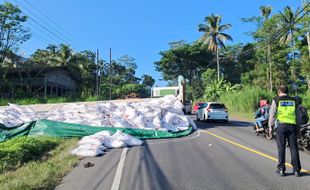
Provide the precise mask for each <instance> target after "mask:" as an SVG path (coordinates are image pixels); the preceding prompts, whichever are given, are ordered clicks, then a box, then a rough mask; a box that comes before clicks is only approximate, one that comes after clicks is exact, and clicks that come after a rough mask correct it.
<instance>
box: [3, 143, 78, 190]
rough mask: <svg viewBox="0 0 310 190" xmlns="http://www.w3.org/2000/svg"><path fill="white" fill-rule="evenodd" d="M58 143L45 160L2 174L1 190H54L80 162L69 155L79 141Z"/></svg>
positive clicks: (34, 161)
mask: <svg viewBox="0 0 310 190" xmlns="http://www.w3.org/2000/svg"><path fill="white" fill-rule="evenodd" d="M57 143H58V144H59V145H58V146H57V147H56V148H55V149H54V150H52V151H49V152H48V154H45V156H44V159H37V160H32V161H30V162H28V163H26V164H24V165H23V166H22V167H20V168H18V169H17V170H15V171H11V172H6V173H3V174H0V189H3V190H10V189H54V188H55V187H56V186H57V185H58V184H59V182H60V180H61V178H62V177H63V176H64V175H65V174H66V173H68V172H69V171H70V170H71V169H72V167H74V166H75V165H76V164H77V163H78V162H79V158H78V157H76V156H73V155H71V154H70V153H69V151H70V150H72V149H73V148H74V147H75V146H76V144H77V139H66V140H65V139H59V140H58V141H57Z"/></svg>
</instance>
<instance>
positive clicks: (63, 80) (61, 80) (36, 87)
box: [0, 67, 79, 98]
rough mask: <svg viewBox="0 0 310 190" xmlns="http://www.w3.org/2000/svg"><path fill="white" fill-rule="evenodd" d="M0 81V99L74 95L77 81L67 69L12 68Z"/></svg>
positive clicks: (5, 72)
mask: <svg viewBox="0 0 310 190" xmlns="http://www.w3.org/2000/svg"><path fill="white" fill-rule="evenodd" d="M3 72H4V75H5V77H4V80H0V97H3V98H12V97H25V96H27V97H40V96H41V97H42V96H44V97H45V96H55V97H59V96H66V95H69V94H73V93H76V92H77V90H78V83H79V79H78V78H77V77H76V76H75V75H74V74H73V73H72V72H71V71H70V70H69V69H68V68H67V67H43V68H14V69H8V70H6V71H3Z"/></svg>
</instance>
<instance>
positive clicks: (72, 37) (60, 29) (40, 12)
mask: <svg viewBox="0 0 310 190" xmlns="http://www.w3.org/2000/svg"><path fill="white" fill-rule="evenodd" d="M24 2H26V3H27V4H28V5H29V6H30V7H32V8H33V9H34V10H36V11H37V12H38V13H39V14H40V15H42V16H43V17H45V18H46V19H47V20H48V21H49V22H50V23H52V24H53V25H54V26H55V27H56V28H57V29H58V31H59V32H63V33H65V34H66V35H67V37H70V38H71V39H72V40H73V41H75V42H77V43H78V44H80V45H82V46H86V47H88V46H87V45H85V44H84V43H82V42H81V41H79V40H78V39H76V38H75V37H74V36H73V35H71V34H70V33H69V32H67V31H66V30H65V29H63V28H62V27H60V26H59V25H58V24H56V23H55V22H54V21H53V20H52V19H50V18H49V17H48V16H46V15H45V14H44V13H43V12H42V11H40V10H39V9H37V8H36V7H35V6H34V5H32V4H31V3H30V2H29V1H27V0H24Z"/></svg>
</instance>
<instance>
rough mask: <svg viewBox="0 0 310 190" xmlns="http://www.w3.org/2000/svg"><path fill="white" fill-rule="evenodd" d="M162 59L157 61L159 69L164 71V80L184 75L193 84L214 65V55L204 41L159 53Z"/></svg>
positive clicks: (156, 66)
mask: <svg viewBox="0 0 310 190" xmlns="http://www.w3.org/2000/svg"><path fill="white" fill-rule="evenodd" d="M159 54H160V55H161V59H160V60H159V61H157V62H155V63H154V64H155V68H156V70H157V71H160V72H162V74H163V78H164V80H167V81H168V80H172V81H174V80H176V79H177V78H178V76H179V75H183V76H184V77H185V78H186V79H188V81H189V84H190V85H191V84H192V81H193V79H195V78H196V77H199V76H200V75H201V73H202V72H204V71H205V70H206V69H207V68H208V67H213V66H214V65H213V61H212V60H213V55H212V53H211V52H210V51H208V49H207V47H205V46H203V45H202V43H194V44H192V45H190V44H185V45H182V46H180V47H178V48H170V49H169V50H166V51H161V52H160V53H159Z"/></svg>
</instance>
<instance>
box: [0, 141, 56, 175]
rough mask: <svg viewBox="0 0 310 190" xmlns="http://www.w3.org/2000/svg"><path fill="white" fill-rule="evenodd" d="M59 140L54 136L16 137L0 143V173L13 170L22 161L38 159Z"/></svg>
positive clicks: (22, 162) (21, 163)
mask: <svg viewBox="0 0 310 190" xmlns="http://www.w3.org/2000/svg"><path fill="white" fill-rule="evenodd" d="M59 142H60V140H59V139H57V138H54V137H43V136H42V137H37V138H34V137H16V138H13V139H11V140H8V141H5V142H2V143H0V174H1V173H3V172H6V171H10V170H15V169H17V168H18V167H19V166H21V165H23V164H24V163H26V162H28V161H30V160H34V159H40V158H41V157H42V156H43V155H44V154H45V153H46V152H47V151H50V150H52V149H54V148H55V147H56V146H57V145H58V144H59Z"/></svg>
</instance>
